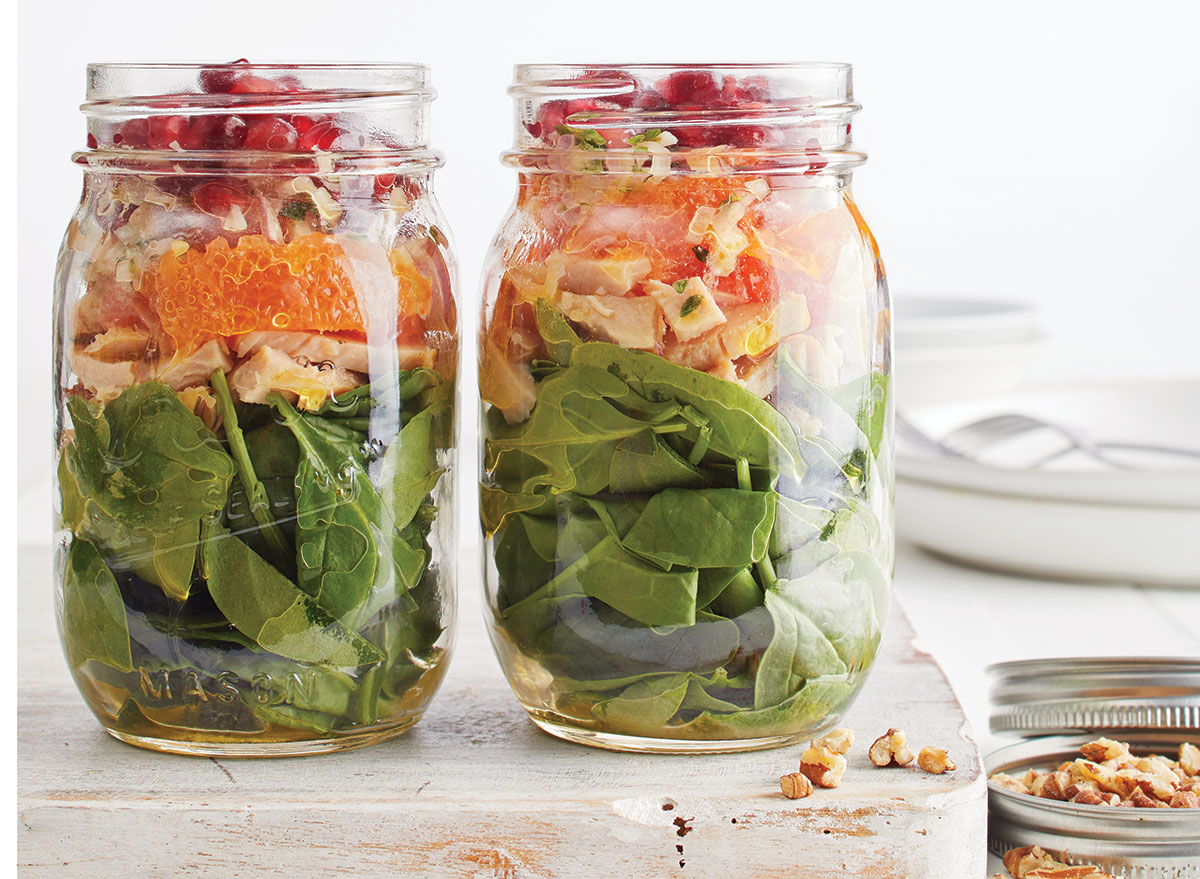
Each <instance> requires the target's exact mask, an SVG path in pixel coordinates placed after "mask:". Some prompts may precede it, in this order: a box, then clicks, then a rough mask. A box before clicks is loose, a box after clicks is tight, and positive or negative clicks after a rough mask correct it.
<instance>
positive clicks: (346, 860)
mask: <svg viewBox="0 0 1200 879" xmlns="http://www.w3.org/2000/svg"><path fill="white" fill-rule="evenodd" d="M19 569H20V576H19V580H20V593H19V602H20V619H21V624H20V639H19V640H20V643H19V671H18V675H19V679H18V694H19V695H18V717H19V732H18V760H19V795H18V813H19V814H18V820H19V823H18V828H17V829H18V845H19V852H18V862H19V864H21V865H22V868H21V872H22V875H23V876H29V877H38V876H55V877H76V876H80V877H83V876H86V877H88V879H107V877H120V879H130V877H149V879H154V877H174V876H213V877H218V876H219V877H222V879H228V877H238V876H245V877H249V876H268V875H271V876H274V875H286V874H292V875H295V876H298V877H305V879H307V877H315V876H326V875H341V874H345V875H353V876H355V877H373V876H381V877H382V876H387V877H397V876H402V877H449V879H459V877H462V879H467V877H470V879H534V877H538V879H541V877H546V879H559V877H587V879H602V877H626V876H628V877H659V876H663V877H667V876H679V877H686V876H695V877H708V876H713V877H720V879H728V877H738V879H753V877H769V876H772V877H773V876H803V877H805V879H821V877H873V879H883V877H895V879H899V877H914V879H915V877H921V879H941V877H945V879H976V877H982V876H983V875H984V864H985V818H986V816H985V796H986V792H985V786H984V782H983V779H982V776H981V771H980V761H979V756H978V752H977V750H976V748H975V745H974V744H973V742H972V741H971V739H970V735H969V732H968V731H967V726H966V722H965V720H964V717H963V713H962V711H961V709H960V708H959V706H958V704H957V703H956V701H955V700H954V696H953V694H952V692H951V690H950V688H949V686H948V684H947V683H946V679H945V677H944V676H943V675H942V673H941V671H940V669H939V668H938V667H937V665H936V664H935V663H934V662H933V661H932V660H931V658H930V657H929V656H928V655H926V654H923V653H921V652H920V651H918V650H916V649H915V648H913V646H912V644H911V641H912V631H911V629H910V628H909V625H908V622H907V620H906V619H905V618H904V617H903V615H902V614H901V613H899V612H897V611H895V610H894V612H893V615H892V619H891V622H890V624H889V627H888V632H887V637H886V640H885V647H884V649H883V651H882V653H881V656H880V657H879V660H878V664H877V666H876V670H875V672H874V674H873V676H872V678H871V680H870V681H869V682H868V684H867V686H866V688H865V690H864V692H863V694H862V697H861V698H860V699H859V701H858V702H857V703H856V705H855V706H854V708H853V709H852V710H851V713H850V715H849V716H848V717H847V719H846V722H845V725H848V726H852V727H853V728H854V729H855V732H856V735H857V740H858V741H857V744H856V747H855V748H854V749H853V751H852V752H851V754H850V760H849V762H850V768H849V770H848V771H847V773H846V778H845V781H844V782H843V784H842V786H841V787H839V788H837V789H835V790H828V791H826V790H818V791H817V792H816V793H815V794H814V795H813V796H812V797H810V798H808V799H806V800H796V801H789V800H786V799H784V798H782V797H781V796H780V794H779V790H778V777H779V775H781V774H783V773H785V772H790V771H794V770H795V768H796V764H797V762H798V760H799V756H800V751H801V749H800V748H799V747H792V748H786V749H780V750H775V751H765V752H757V753H751V754H739V755H713V756H693V757H675V756H644V755H631V754H619V753H611V752H604V751H597V750H594V749H591V748H585V747H582V746H579V745H572V744H569V743H566V742H561V741H558V740H556V739H553V738H551V737H549V736H547V735H546V734H544V733H541V732H539V731H538V730H537V729H536V728H535V727H534V726H533V724H532V723H531V722H529V721H528V720H527V719H526V716H525V713H524V711H523V710H522V709H521V708H520V707H519V706H518V705H517V703H516V702H515V700H514V699H513V697H512V695H511V693H510V691H509V690H508V687H507V685H506V684H505V683H504V680H503V678H502V676H501V674H500V671H499V668H498V666H497V664H496V662H495V660H494V658H493V657H492V655H491V650H490V648H489V646H488V645H487V643H486V636H485V634H484V631H483V624H482V619H481V615H480V610H479V602H478V601H477V600H476V599H475V596H474V595H473V594H471V595H467V596H465V600H464V602H463V604H464V605H465V606H464V608H463V609H462V612H461V614H460V630H459V643H458V647H457V651H456V654H455V656H454V659H453V663H452V665H451V669H450V672H449V674H448V676H447V680H446V683H445V685H444V686H443V688H442V690H441V691H440V692H439V693H438V696H437V698H436V699H435V700H434V703H433V706H432V708H431V709H430V711H429V713H428V714H427V715H426V716H425V718H424V719H423V720H422V721H421V723H420V724H418V725H417V727H416V728H415V729H414V730H412V731H411V732H409V733H407V734H406V735H404V736H402V737H400V738H399V739H396V740H394V741H392V742H387V743H384V744H382V745H378V746H375V747H371V748H367V749H363V750H359V751H353V752H346V753H342V754H330V755H323V756H317V757H309V758H297V759H288V760H266V761H249V760H242V761H237V760H221V761H216V760H211V759H204V758H185V757H173V756H167V755H160V754H153V753H150V752H147V751H142V750H139V749H136V748H133V747H130V746H128V745H124V744H121V743H120V742H117V741H115V740H113V739H111V738H109V736H108V735H106V734H105V733H104V732H103V731H102V730H101V729H100V727H99V725H98V724H97V723H96V721H95V720H94V719H93V717H92V716H91V714H90V713H89V712H88V711H87V709H86V708H85V707H84V705H83V702H82V701H81V700H80V698H79V696H78V695H77V694H76V691H75V688H74V685H73V684H72V682H71V680H70V678H69V676H68V674H67V670H66V664H65V662H64V660H63V659H62V656H61V653H60V651H59V647H58V643H57V639H56V637H55V635H54V632H53V619H52V595H51V587H50V574H49V553H48V552H47V551H44V550H25V551H23V552H22V555H21V557H20V560H19ZM470 588H471V587H470V584H467V587H466V589H465V590H464V591H468V590H470ZM889 726H898V727H902V728H903V729H905V730H906V731H907V732H908V734H909V737H910V739H911V740H912V743H913V744H914V745H916V746H918V747H919V746H920V745H923V744H931V745H937V746H941V747H945V748H947V749H949V750H950V752H951V754H952V755H953V757H954V758H955V760H956V761H957V762H958V771H957V772H955V773H951V774H947V775H942V776H932V775H927V774H926V773H923V772H921V771H919V770H917V769H916V768H915V766H914V767H910V768H908V769H890V770H880V769H876V768H874V767H872V766H870V764H869V762H868V760H867V757H866V746H867V745H868V744H869V743H870V741H871V740H872V739H873V738H874V737H875V736H877V735H879V734H880V733H882V732H883V731H884V730H885V729H886V728H887V727H889Z"/></svg>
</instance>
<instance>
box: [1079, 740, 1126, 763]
mask: <svg viewBox="0 0 1200 879" xmlns="http://www.w3.org/2000/svg"><path fill="white" fill-rule="evenodd" d="M1079 753H1080V754H1082V755H1083V756H1084V757H1086V758H1087V759H1089V760H1092V761H1095V762H1096V763H1103V762H1104V761H1105V760H1119V759H1122V758H1123V759H1126V760H1128V759H1129V758H1130V754H1129V745H1127V744H1125V743H1124V742H1114V741H1113V740H1112V739H1106V738H1099V739H1096V741H1094V742H1088V743H1087V744H1086V745H1080V746H1079Z"/></svg>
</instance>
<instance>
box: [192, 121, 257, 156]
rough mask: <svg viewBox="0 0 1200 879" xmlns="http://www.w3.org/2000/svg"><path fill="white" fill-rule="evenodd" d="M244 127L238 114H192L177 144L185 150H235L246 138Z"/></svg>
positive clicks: (244, 124) (243, 122)
mask: <svg viewBox="0 0 1200 879" xmlns="http://www.w3.org/2000/svg"><path fill="white" fill-rule="evenodd" d="M246 128H247V126H246V123H245V121H244V120H243V119H242V118H241V117H240V116H224V115H222V116H193V117H192V124H191V125H190V126H189V127H188V131H187V134H186V135H185V136H184V138H183V139H181V140H180V141H179V145H180V146H182V147H183V148H184V149H185V150H236V149H239V148H240V147H241V146H242V144H243V143H244V142H245V140H246Z"/></svg>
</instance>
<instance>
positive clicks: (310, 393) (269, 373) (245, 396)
mask: <svg viewBox="0 0 1200 879" xmlns="http://www.w3.org/2000/svg"><path fill="white" fill-rule="evenodd" d="M360 384H362V379H361V378H360V377H359V376H358V375H357V374H356V373H353V372H350V371H349V370H345V369H340V368H337V367H334V368H328V367H326V368H324V369H322V368H320V367H317V366H310V365H307V364H303V363H300V362H298V361H297V360H296V359H295V358H293V357H290V356H289V355H287V354H286V353H284V352H283V351H280V350H278V349H276V348H272V347H270V346H269V345H268V346H264V347H262V348H260V349H259V350H258V351H257V353H255V355H254V356H253V357H251V358H250V359H249V360H247V361H245V362H243V363H242V364H241V365H239V366H238V368H237V369H235V370H234V371H233V372H231V373H230V374H229V387H230V388H232V389H233V392H234V393H235V394H237V395H238V397H239V398H241V400H242V401H243V402H246V403H266V402H267V397H268V395H270V394H271V392H272V391H278V392H279V393H281V394H283V396H284V397H286V398H287V399H288V401H289V402H291V403H294V404H296V405H298V406H299V407H300V408H301V409H317V408H320V406H321V404H322V403H324V402H325V401H326V400H328V399H329V397H330V396H336V395H337V394H341V393H344V392H346V391H349V390H351V389H352V388H356V387H358V386H359V385H360Z"/></svg>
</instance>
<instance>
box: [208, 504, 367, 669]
mask: <svg viewBox="0 0 1200 879" xmlns="http://www.w3.org/2000/svg"><path fill="white" fill-rule="evenodd" d="M202 551H203V553H204V555H205V558H206V563H207V566H208V590H209V592H210V594H211V595H212V598H213V601H215V602H216V604H217V607H218V608H219V609H220V611H221V613H223V614H224V615H225V618H226V619H228V620H229V621H230V622H231V623H233V625H235V626H236V627H237V628H238V630H239V631H241V632H242V633H243V634H245V635H246V636H247V637H249V638H252V639H253V640H254V641H255V642H256V643H257V644H259V645H260V646H261V647H262V648H263V649H264V650H268V651H270V652H272V653H277V654H279V655H280V656H286V657H287V658H288V659H294V660H297V661H298V662H313V663H324V664H327V665H333V666H338V667H350V666H359V665H369V664H371V663H374V662H379V661H381V660H382V659H383V658H384V657H383V654H382V653H380V651H379V650H378V648H376V647H374V646H372V645H371V644H369V643H368V642H367V641H365V640H364V639H363V638H361V637H359V636H358V635H356V634H355V633H354V632H352V631H350V630H349V629H346V628H345V627H344V626H342V624H341V623H339V622H338V621H337V620H336V619H334V618H333V617H331V616H330V615H329V614H328V613H327V612H326V611H324V610H323V609H322V608H321V607H320V606H319V605H318V604H317V603H316V602H315V601H313V600H312V599H311V598H309V596H307V595H305V594H304V593H303V592H301V591H300V590H299V589H297V588H296V586H295V585H294V584H293V583H291V582H290V581H289V580H287V579H286V578H285V577H284V576H283V575H282V574H280V573H279V572H278V571H277V570H275V568H273V567H272V566H271V565H270V564H268V563H267V562H265V561H263V559H262V558H260V557H259V556H258V555H257V554H256V553H255V552H254V551H253V550H252V549H250V548H249V547H248V546H246V544H244V543H242V542H241V541H240V540H238V539H237V538H236V537H233V536H232V535H230V534H229V532H228V531H227V530H226V529H224V528H223V527H222V526H221V525H219V524H215V523H214V524H212V525H211V533H210V534H209V535H207V538H206V540H205V541H204V545H203V550H202Z"/></svg>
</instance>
